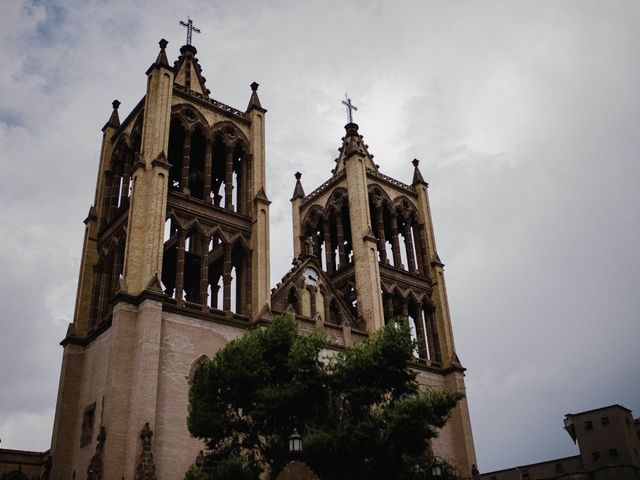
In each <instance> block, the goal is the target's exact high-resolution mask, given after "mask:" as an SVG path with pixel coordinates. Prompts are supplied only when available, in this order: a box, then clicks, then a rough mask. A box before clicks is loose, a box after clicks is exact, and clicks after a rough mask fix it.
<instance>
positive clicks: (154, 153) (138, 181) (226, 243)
mask: <svg viewBox="0 0 640 480" xmlns="http://www.w3.org/2000/svg"><path fill="white" fill-rule="evenodd" d="M189 28H191V25H190V27H189ZM166 46H167V42H166V41H165V40H161V41H160V51H159V53H158V55H157V58H156V59H155V61H154V62H153V63H152V64H151V66H150V67H149V68H148V69H147V71H146V75H147V89H146V94H145V96H144V97H143V98H142V99H141V100H140V102H139V103H138V104H137V105H136V106H135V107H134V108H133V109H132V110H131V111H130V112H129V113H128V114H127V115H126V116H124V117H123V119H122V120H121V119H120V117H121V114H120V113H119V111H118V107H119V102H117V101H114V102H113V111H112V113H111V116H110V118H109V119H108V121H107V123H106V124H105V125H104V127H103V129H102V131H103V140H102V147H101V151H100V161H99V166H98V176H97V183H96V191H95V199H94V202H93V205H92V206H91V208H90V209H89V214H88V216H87V218H86V220H85V225H86V229H85V238H84V244H83V252H82V258H81V265H80V274H79V282H78V290H77V299H76V305H75V311H74V318H73V323H72V324H70V325H69V328H68V331H67V334H66V336H65V338H64V340H63V341H62V346H63V348H64V354H63V361H62V369H61V374H60V384H59V391H58V398H57V406H56V410H55V421H54V427H53V437H52V444H51V462H50V465H49V466H48V467H47V469H50V472H49V478H51V479H55V480H58V479H73V478H88V479H94V478H95V479H98V478H99V479H105V480H120V479H126V480H134V479H139V478H157V479H159V480H176V479H180V478H183V477H184V474H185V471H186V470H187V468H188V467H189V466H190V465H191V464H193V463H194V461H195V460H196V458H197V457H198V454H199V452H200V450H202V448H203V444H202V442H201V441H200V440H198V439H196V438H192V437H191V436H190V434H189V432H188V430H187V424H186V417H187V412H188V390H189V379H190V377H191V376H192V375H193V374H194V372H195V370H196V369H197V367H198V366H199V365H201V364H202V362H204V361H206V360H207V359H209V358H212V356H213V355H215V353H216V351H218V350H219V349H220V348H221V347H223V346H224V345H225V344H227V343H228V342H229V341H231V340H232V339H234V338H237V337H239V336H242V335H243V334H245V332H247V331H248V329H251V328H254V327H255V326H257V325H260V324H263V323H264V322H269V321H270V319H272V318H273V317H274V316H276V315H278V314H280V313H282V312H284V311H286V310H293V312H295V315H296V318H297V320H298V322H299V324H300V329H301V331H302V332H306V331H310V330H311V329H313V328H321V329H323V330H324V332H325V333H326V335H327V337H328V338H329V340H330V346H329V347H327V348H329V349H333V350H336V351H339V350H340V349H342V348H344V347H345V346H348V345H350V344H352V343H353V342H357V341H359V340H360V339H363V338H366V337H367V335H368V334H369V333H371V332H373V331H375V330H376V329H378V328H380V327H381V326H382V325H384V324H385V322H387V321H389V320H390V319H391V318H392V317H394V316H398V315H402V316H404V317H407V318H408V319H409V322H410V326H411V328H412V331H413V333H414V335H415V338H416V340H417V342H418V344H419V348H418V350H417V351H416V354H415V361H414V362H413V365H412V367H413V368H414V369H415V370H416V371H417V372H418V380H419V382H420V384H421V385H423V386H425V387H432V388H449V389H456V390H463V391H464V389H465V386H464V372H465V369H464V368H463V367H462V365H461V363H460V361H459V359H458V356H457V354H456V349H455V344H454V338H453V332H452V327H451V319H450V314H449V307H448V300H447V292H446V286H445V280H444V273H443V263H442V262H441V260H440V258H439V257H438V254H437V251H436V244H435V238H434V232H433V223H432V220H431V213H430V207H429V197H428V185H427V182H426V181H425V180H424V177H423V175H422V174H421V172H420V169H419V164H418V163H419V162H418V160H413V178H412V179H410V183H403V182H401V181H399V180H396V179H393V178H390V177H388V176H386V175H385V174H384V173H382V171H381V168H380V166H379V165H377V164H376V163H374V162H373V159H372V156H371V155H370V154H369V152H368V147H367V145H366V144H365V142H364V140H363V136H362V134H361V132H360V131H359V128H358V125H356V124H355V123H353V122H352V121H350V122H349V123H348V124H347V125H346V126H345V133H344V137H343V138H342V139H341V140H339V142H337V146H339V155H338V158H337V159H335V162H331V160H332V159H327V167H326V169H327V180H326V181H325V182H324V183H323V184H322V185H320V186H319V187H318V188H316V189H315V190H313V191H311V193H308V194H307V193H305V190H304V188H303V184H302V178H301V177H302V175H301V174H300V173H295V185H293V195H292V197H291V205H292V218H293V246H294V247H293V258H294V260H293V264H292V265H293V266H292V268H291V269H290V270H289V271H288V273H287V274H286V275H285V276H284V278H282V279H281V281H280V282H279V283H277V284H276V285H275V287H274V288H271V284H270V273H269V268H270V265H269V250H270V245H269V206H270V203H271V202H270V201H269V198H268V195H267V192H268V188H267V185H266V181H265V178H266V175H265V171H266V169H267V168H269V165H268V164H267V159H266V157H265V116H266V112H267V110H266V109H265V108H263V106H262V105H261V103H260V99H259V97H258V84H257V83H255V82H254V83H252V84H251V86H250V88H251V91H250V98H249V102H248V105H247V107H246V109H236V108H233V107H230V106H228V105H225V104H224V103H222V102H220V101H218V100H215V99H213V98H211V96H210V91H209V90H208V89H207V87H206V82H205V77H204V76H203V71H202V68H201V66H200V64H199V62H198V58H197V50H196V48H195V47H194V46H193V45H191V42H190V41H189V40H188V41H187V44H186V45H184V46H182V48H181V49H180V56H179V57H178V59H177V60H176V61H175V62H174V63H173V64H171V63H169V60H168V58H167V55H166V52H165V49H166ZM347 105H348V108H351V105H350V102H348V103H347ZM337 140H338V139H337ZM408 167H409V168H411V167H410V166H409V165H408ZM292 173H293V172H292ZM292 184H293V182H292ZM432 447H433V450H434V451H435V453H436V454H437V455H438V456H440V457H442V458H445V459H448V460H450V461H451V462H453V463H454V464H455V465H456V467H457V469H458V471H459V473H460V474H461V475H463V476H470V475H471V471H472V468H473V466H474V464H475V463H476V460H475V451H474V445H473V438H472V433H471V424H470V420H469V412H468V407H467V403H466V400H462V401H461V402H460V403H459V405H458V406H457V407H456V409H455V410H454V413H453V415H452V418H451V419H450V421H449V423H448V424H447V425H446V427H445V428H444V429H443V430H442V431H441V434H440V436H439V437H438V438H437V439H435V440H434V442H433V445H432Z"/></svg>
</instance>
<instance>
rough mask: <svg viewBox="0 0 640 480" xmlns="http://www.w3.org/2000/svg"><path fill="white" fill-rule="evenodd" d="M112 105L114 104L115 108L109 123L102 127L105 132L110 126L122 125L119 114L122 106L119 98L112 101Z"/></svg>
mask: <svg viewBox="0 0 640 480" xmlns="http://www.w3.org/2000/svg"><path fill="white" fill-rule="evenodd" d="M111 106H113V110H112V112H111V116H110V117H109V120H107V123H106V124H105V125H104V127H102V131H103V132H104V130H105V129H106V128H108V127H111V128H118V127H119V126H120V117H119V116H118V107H119V106H120V102H119V101H118V100H114V101H113V102H111Z"/></svg>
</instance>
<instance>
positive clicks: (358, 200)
mask: <svg viewBox="0 0 640 480" xmlns="http://www.w3.org/2000/svg"><path fill="white" fill-rule="evenodd" d="M346 128H347V134H346V137H345V138H346V140H345V143H346V142H349V140H350V137H351V141H354V140H355V139H356V137H358V133H357V126H356V125H355V124H349V125H347V127H346ZM356 141H357V140H356ZM346 145H350V144H349V143H346ZM351 145H353V144H351ZM343 148H344V147H343ZM345 154H346V156H345V168H346V177H347V189H348V192H349V219H350V220H351V222H350V223H351V238H352V242H353V258H354V264H355V280H356V293H357V298H358V314H359V315H360V316H361V317H362V318H363V319H364V321H365V325H366V329H367V331H368V332H373V331H375V330H377V329H378V328H380V327H382V326H383V325H384V310H383V308H382V295H381V294H380V265H379V263H378V254H377V245H376V244H377V239H376V238H375V236H374V235H373V231H372V229H371V225H370V224H369V222H370V218H371V215H370V212H369V193H368V189H367V173H366V166H365V158H364V156H363V155H362V154H361V153H360V150H358V149H357V148H354V149H353V150H352V151H345Z"/></svg>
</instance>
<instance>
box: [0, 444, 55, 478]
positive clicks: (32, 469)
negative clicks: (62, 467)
mask: <svg viewBox="0 0 640 480" xmlns="http://www.w3.org/2000/svg"><path fill="white" fill-rule="evenodd" d="M50 469H51V457H50V456H49V451H48V450H47V451H46V452H27V451H24V450H11V449H7V448H0V480H40V479H48V478H49V471H50Z"/></svg>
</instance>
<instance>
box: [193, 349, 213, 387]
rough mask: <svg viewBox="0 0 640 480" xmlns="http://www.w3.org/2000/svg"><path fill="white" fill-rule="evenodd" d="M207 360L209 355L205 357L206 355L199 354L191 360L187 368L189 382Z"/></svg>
mask: <svg viewBox="0 0 640 480" xmlns="http://www.w3.org/2000/svg"><path fill="white" fill-rule="evenodd" d="M209 361H210V358H209V357H207V356H206V355H200V356H199V357H198V358H196V359H195V360H194V361H193V362H191V367H190V368H189V377H188V379H189V383H191V382H192V381H193V379H194V378H195V376H196V374H197V372H198V370H199V369H200V367H202V366H203V365H204V364H206V363H208V362H209Z"/></svg>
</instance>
